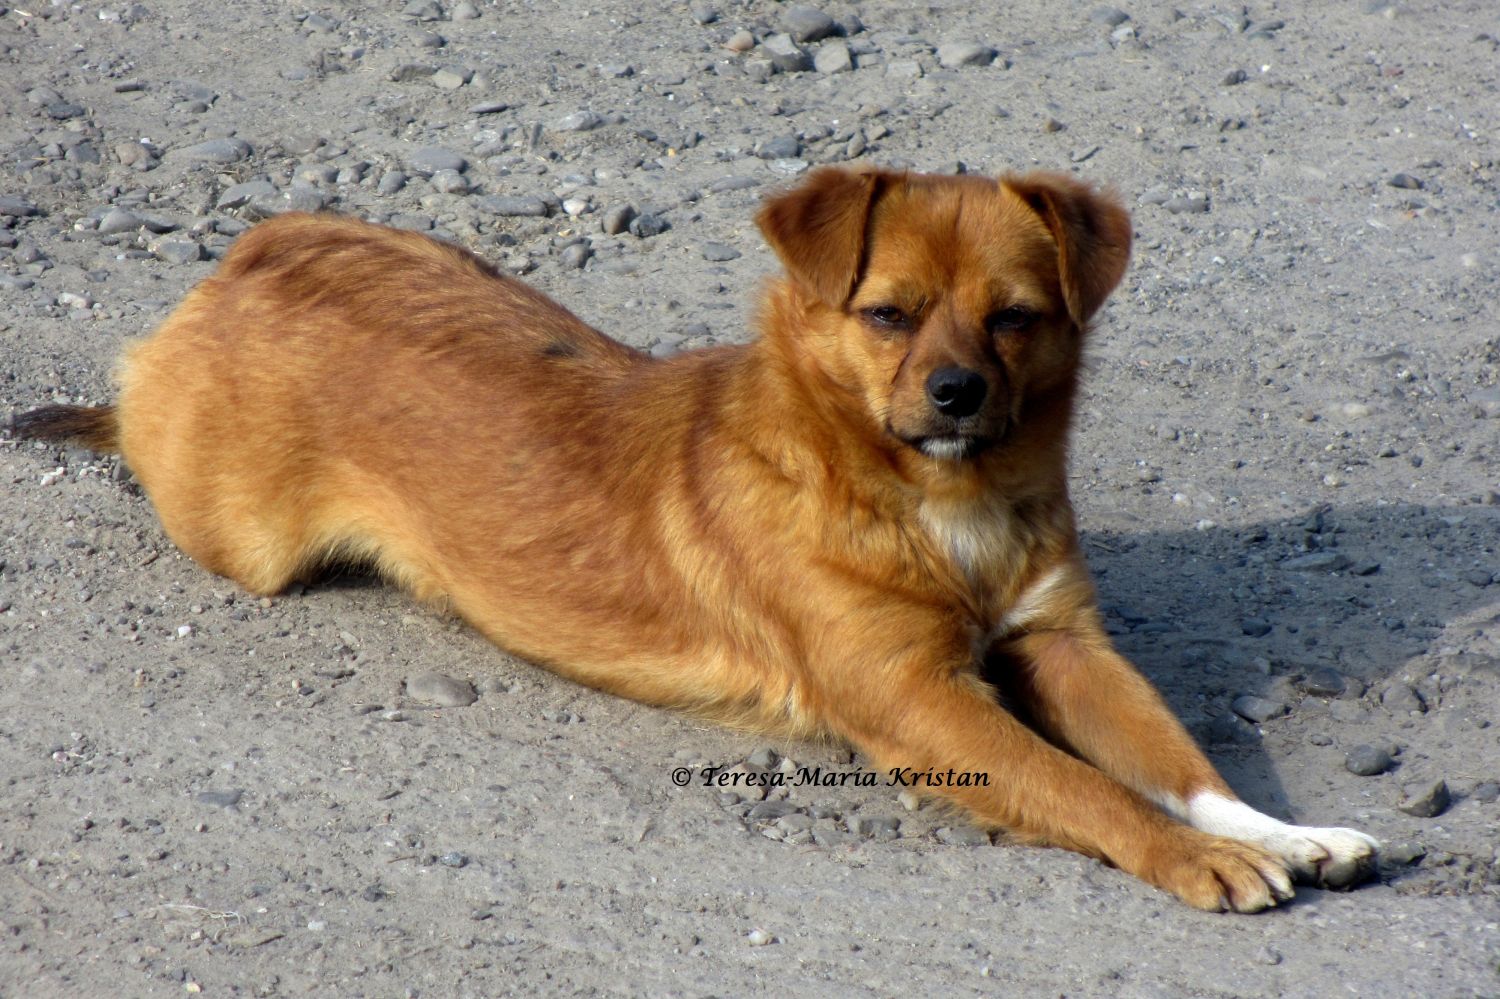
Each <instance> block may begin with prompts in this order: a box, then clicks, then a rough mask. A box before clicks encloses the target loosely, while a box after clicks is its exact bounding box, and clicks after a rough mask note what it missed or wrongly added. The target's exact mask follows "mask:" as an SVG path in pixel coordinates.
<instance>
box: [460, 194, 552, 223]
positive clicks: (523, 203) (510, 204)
mask: <svg viewBox="0 0 1500 999" xmlns="http://www.w3.org/2000/svg"><path fill="white" fill-rule="evenodd" d="M476 204H477V205H478V206H479V208H480V209H481V210H483V211H486V212H489V213H490V214H491V215H503V216H506V217H509V218H516V217H522V216H533V217H538V218H540V217H542V216H545V215H546V214H547V203H546V202H545V201H543V200H542V199H541V198H537V197H532V196H530V195H524V194H520V195H516V194H491V195H487V196H486V197H483V198H480V199H479V200H478V201H477V202H476Z"/></svg>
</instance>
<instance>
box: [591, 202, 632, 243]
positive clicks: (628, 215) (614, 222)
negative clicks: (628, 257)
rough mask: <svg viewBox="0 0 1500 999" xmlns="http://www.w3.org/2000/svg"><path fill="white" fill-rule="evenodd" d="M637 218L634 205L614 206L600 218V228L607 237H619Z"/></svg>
mask: <svg viewBox="0 0 1500 999" xmlns="http://www.w3.org/2000/svg"><path fill="white" fill-rule="evenodd" d="M635 216H636V211H635V206H634V205H613V206H611V207H610V208H609V210H608V211H606V212H605V213H604V215H603V216H602V217H601V218H600V220H599V226H600V228H601V229H603V230H604V232H605V234H606V235H610V236H618V235H620V233H622V232H624V231H625V230H627V229H628V228H630V223H631V222H632V221H633V220H634V219H635Z"/></svg>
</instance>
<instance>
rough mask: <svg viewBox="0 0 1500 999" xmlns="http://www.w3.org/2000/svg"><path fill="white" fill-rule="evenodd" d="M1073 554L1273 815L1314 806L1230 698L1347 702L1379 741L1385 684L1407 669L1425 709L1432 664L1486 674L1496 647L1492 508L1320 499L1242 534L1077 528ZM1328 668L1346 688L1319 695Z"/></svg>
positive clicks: (1114, 625) (1152, 670)
mask: <svg viewBox="0 0 1500 999" xmlns="http://www.w3.org/2000/svg"><path fill="white" fill-rule="evenodd" d="M1084 548H1085V552H1086V555H1087V557H1088V561H1089V565H1090V568H1091V569H1092V571H1093V573H1094V577H1095V580H1096V582H1097V585H1098V590H1099V600H1100V605H1101V607H1102V608H1103V610H1104V612H1105V620H1106V624H1107V626H1108V628H1109V630H1110V632H1111V633H1112V635H1113V638H1114V640H1115V642H1116V645H1117V647H1118V648H1119V649H1120V651H1121V652H1123V653H1124V654H1125V655H1126V656H1128V657H1129V658H1130V659H1131V660H1132V661H1133V662H1134V663H1135V664H1136V665H1137V666H1138V667H1139V668H1140V669H1141V670H1142V671H1143V672H1144V673H1145V674H1146V675H1147V676H1148V677H1150V678H1151V680H1152V682H1153V683H1155V684H1156V685H1157V687H1158V688H1159V689H1160V690H1161V691H1162V693H1163V695H1164V696H1165V697H1166V698H1167V700H1168V702H1169V703H1170V704H1171V706H1172V708H1173V709H1174V710H1175V711H1176V712H1177V714H1178V716H1179V717H1181V718H1182V719H1184V721H1186V722H1187V723H1188V725H1189V728H1190V729H1191V730H1192V731H1193V734H1194V736H1195V737H1196V738H1197V739H1198V740H1199V742H1200V744H1202V745H1203V746H1204V748H1205V749H1206V750H1207V751H1208V753H1209V755H1210V757H1211V758H1212V759H1213V761H1214V763H1215V765H1216V766H1218V767H1219V768H1220V770H1221V772H1222V773H1224V775H1225V777H1226V779H1228V780H1229V782H1230V784H1231V785H1233V786H1234V787H1235V789H1236V790H1237V791H1238V793H1239V794H1240V795H1241V796H1242V797H1244V798H1245V799H1246V800H1247V801H1248V802H1249V803H1250V804H1251V805H1253V806H1254V807H1256V808H1260V809H1262V810H1265V811H1267V812H1269V813H1271V814H1274V815H1277V816H1279V817H1282V818H1288V819H1298V818H1299V816H1297V815H1295V814H1293V813H1295V812H1297V811H1299V810H1306V809H1307V807H1308V806H1309V805H1310V804H1313V803H1311V802H1307V801H1297V802H1289V801H1288V796H1287V793H1286V790H1285V788H1284V786H1283V779H1282V775H1280V774H1278V772H1277V770H1276V766H1275V765H1274V763H1273V761H1272V759H1271V756H1270V754H1269V753H1267V752H1266V751H1265V750H1264V749H1263V748H1262V732H1263V729H1262V728H1260V727H1259V726H1258V725H1257V724H1256V723H1254V722H1252V721H1250V720H1247V719H1245V718H1243V717H1242V716H1241V715H1240V714H1238V713H1236V703H1235V702H1236V701H1237V700H1238V699H1240V698H1242V697H1244V696H1246V695H1252V696H1255V697H1259V698H1262V699H1263V700H1264V701H1265V702H1268V703H1250V704H1246V703H1245V702H1241V703H1240V705H1239V707H1240V708H1241V709H1242V710H1243V711H1244V712H1245V713H1246V714H1249V715H1251V716H1252V717H1253V716H1255V715H1256V714H1257V713H1264V712H1266V711H1272V712H1278V711H1280V710H1281V709H1283V708H1284V709H1287V710H1289V711H1290V712H1292V713H1293V715H1294V716H1295V714H1296V713H1297V712H1299V711H1300V712H1302V713H1303V714H1304V716H1305V715H1306V714H1308V713H1310V712H1308V711H1307V710H1305V708H1306V702H1307V700H1308V699H1310V698H1311V699H1314V700H1322V701H1325V702H1332V701H1334V700H1343V701H1346V702H1350V703H1348V704H1346V705H1344V712H1343V713H1344V714H1345V716H1346V717H1349V718H1352V719H1356V720H1358V719H1359V718H1361V717H1364V718H1366V719H1371V720H1373V721H1375V722H1377V723H1374V724H1371V725H1368V726H1364V728H1365V729H1366V731H1365V733H1364V738H1367V739H1370V740H1371V741H1378V736H1379V735H1380V730H1385V731H1389V728H1390V727H1391V726H1393V725H1394V724H1395V723H1396V722H1397V721H1398V718H1397V715H1398V714H1402V715H1404V714H1405V712H1404V711H1403V709H1402V704H1403V697H1404V696H1405V695H1401V692H1400V691H1397V694H1398V695H1401V696H1398V697H1396V698H1394V699H1391V703H1390V706H1389V707H1387V706H1383V705H1382V695H1383V694H1384V693H1385V692H1386V691H1387V690H1389V689H1391V687H1392V685H1393V684H1404V683H1406V680H1405V677H1407V676H1410V677H1412V678H1413V681H1414V684H1415V687H1416V694H1417V696H1418V697H1420V698H1424V699H1425V701H1426V702H1427V703H1426V705H1425V706H1427V707H1428V708H1429V709H1435V708H1436V707H1437V706H1438V705H1437V704H1434V703H1431V702H1433V701H1437V700H1439V699H1440V698H1441V696H1442V692H1441V691H1438V690H1436V689H1428V688H1426V687H1424V684H1426V683H1428V682H1429V681H1427V680H1426V678H1427V677H1428V676H1429V675H1430V674H1432V673H1433V672H1434V671H1435V666H1434V663H1433V662H1432V661H1429V660H1431V659H1432V658H1433V657H1440V658H1441V660H1442V672H1443V673H1445V674H1449V675H1459V676H1463V675H1465V674H1468V673H1475V672H1478V673H1484V672H1485V671H1488V672H1489V673H1495V672H1496V667H1497V654H1496V653H1497V651H1500V650H1497V648H1496V644H1497V643H1496V642H1495V638H1494V635H1493V634H1491V635H1489V636H1486V633H1485V630H1484V626H1485V625H1486V623H1489V624H1490V625H1493V624H1494V623H1496V622H1500V580H1497V581H1496V582H1495V583H1494V584H1489V585H1486V584H1485V583H1484V581H1483V579H1482V578H1481V577H1483V575H1484V574H1485V572H1486V571H1488V572H1494V571H1495V570H1497V569H1500V559H1496V557H1495V556H1494V554H1493V553H1494V552H1496V551H1497V550H1500V508H1494V507H1480V506H1466V507H1438V508H1428V507H1421V506H1413V505H1391V506H1352V507H1331V506H1325V507H1321V508H1318V509H1315V510H1310V511H1308V512H1307V513H1306V514H1304V515H1301V516H1298V517H1295V518H1291V519H1288V520H1285V521H1281V522H1278V523H1263V524H1257V525H1253V526H1250V527H1246V528H1239V529H1227V528H1221V527H1212V528H1209V529H1207V530H1187V531H1164V532H1144V533H1124V532H1119V533H1116V532H1110V531H1094V532H1090V531H1087V530H1085V531H1084ZM1484 553H1489V554H1484ZM1476 557H1478V558H1479V562H1478V563H1477V564H1476V561H1475V560H1476ZM1486 558H1487V559H1488V562H1485V561H1484V559H1486ZM1485 566H1488V569H1486V568H1485ZM1495 630H1496V629H1494V628H1493V627H1491V628H1490V631H1491V632H1492V633H1493V632H1494V631H1495ZM1329 671H1333V673H1337V674H1338V676H1339V677H1342V678H1343V681H1344V684H1345V686H1346V690H1345V691H1344V692H1343V693H1342V694H1335V693H1333V692H1331V691H1330V690H1329V685H1330V684H1333V685H1335V686H1336V685H1337V678H1335V677H1334V676H1333V673H1330V672H1329ZM1406 700H1409V698H1406ZM1292 720H1293V719H1289V718H1285V717H1277V716H1276V715H1275V714H1273V715H1272V717H1270V718H1268V719H1267V720H1266V721H1265V722H1264V723H1263V724H1264V725H1266V726H1276V725H1286V724H1288V723H1289V722H1290V721H1292ZM1368 729H1375V731H1368ZM1306 735H1308V736H1310V737H1312V736H1316V735H1318V732H1317V729H1316V727H1311V728H1310V729H1309V731H1308V732H1307V733H1306ZM1340 748H1344V749H1347V748H1349V747H1346V746H1342V745H1341V746H1340Z"/></svg>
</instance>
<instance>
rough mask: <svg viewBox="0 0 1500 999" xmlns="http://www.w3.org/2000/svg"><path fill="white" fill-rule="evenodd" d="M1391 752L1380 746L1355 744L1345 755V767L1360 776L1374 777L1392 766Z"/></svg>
mask: <svg viewBox="0 0 1500 999" xmlns="http://www.w3.org/2000/svg"><path fill="white" fill-rule="evenodd" d="M1393 762H1394V761H1393V760H1392V759H1391V754H1390V753H1387V752H1386V751H1385V750H1384V749H1381V748H1379V747H1378V746H1365V745H1360V746H1355V747H1354V748H1353V749H1351V750H1349V753H1348V755H1346V756H1345V757H1344V769H1345V770H1348V771H1349V772H1350V773H1351V774H1354V775H1356V776H1358V777H1374V776H1375V775H1376V774H1383V773H1385V772H1386V771H1387V770H1389V769H1390V768H1391V764H1392V763H1393Z"/></svg>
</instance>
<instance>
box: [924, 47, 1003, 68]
mask: <svg viewBox="0 0 1500 999" xmlns="http://www.w3.org/2000/svg"><path fill="white" fill-rule="evenodd" d="M937 57H938V65H940V66H942V67H943V68H944V69H958V68H960V67H962V66H988V65H989V64H990V63H992V62H994V61H995V50H994V49H992V48H990V47H989V46H988V45H981V44H979V43H978V42H949V43H948V44H946V45H939V46H938V50H937Z"/></svg>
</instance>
